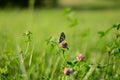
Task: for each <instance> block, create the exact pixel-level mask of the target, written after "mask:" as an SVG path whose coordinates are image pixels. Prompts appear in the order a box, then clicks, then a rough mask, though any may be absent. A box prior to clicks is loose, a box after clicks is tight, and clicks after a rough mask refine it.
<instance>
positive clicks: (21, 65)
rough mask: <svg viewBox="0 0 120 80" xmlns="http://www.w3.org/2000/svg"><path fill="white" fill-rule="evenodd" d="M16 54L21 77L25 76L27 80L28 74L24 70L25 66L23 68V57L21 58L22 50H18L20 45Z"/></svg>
mask: <svg viewBox="0 0 120 80" xmlns="http://www.w3.org/2000/svg"><path fill="white" fill-rule="evenodd" d="M18 51H19V53H18V55H19V61H20V68H21V71H22V74H23V77H24V78H25V80H28V75H27V72H26V68H25V65H24V59H23V56H22V54H23V52H22V51H21V50H20V47H18Z"/></svg>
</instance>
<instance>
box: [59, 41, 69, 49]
mask: <svg viewBox="0 0 120 80" xmlns="http://www.w3.org/2000/svg"><path fill="white" fill-rule="evenodd" d="M60 46H61V47H63V48H67V46H68V44H67V42H66V41H62V42H61V43H60Z"/></svg>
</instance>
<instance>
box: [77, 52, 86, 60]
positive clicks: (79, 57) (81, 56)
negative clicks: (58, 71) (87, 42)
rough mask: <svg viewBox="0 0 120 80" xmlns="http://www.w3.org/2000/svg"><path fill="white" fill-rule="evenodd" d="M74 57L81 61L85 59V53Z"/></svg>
mask: <svg viewBox="0 0 120 80" xmlns="http://www.w3.org/2000/svg"><path fill="white" fill-rule="evenodd" d="M76 58H77V60H78V61H83V60H84V59H85V55H83V54H79V55H78V56H77V57H76Z"/></svg>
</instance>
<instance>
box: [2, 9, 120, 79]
mask: <svg viewBox="0 0 120 80" xmlns="http://www.w3.org/2000/svg"><path fill="white" fill-rule="evenodd" d="M66 16H68V15H67V14H65V13H64V10H62V9H40V10H34V11H29V10H26V9H25V10H19V9H15V10H0V80H74V79H75V78H74V76H76V74H78V78H77V79H76V80H96V79H99V80H105V79H109V80H113V79H114V80H119V76H120V72H114V73H112V72H113V71H111V74H110V73H108V74H110V75H107V73H106V72H108V70H106V67H105V68H104V69H101V70H98V69H97V68H96V65H99V64H100V65H102V66H105V65H106V64H107V60H108V55H107V50H106V48H107V46H109V44H110V42H112V41H113V38H114V34H115V33H116V31H111V32H110V33H109V34H108V35H107V36H105V37H104V38H100V37H99V35H98V32H99V31H105V30H106V29H108V28H110V27H111V26H113V24H118V23H120V10H118V9H117V10H95V11H94V10H93V11H90V10H85V11H79V10H77V11H74V14H73V16H72V17H76V18H77V19H78V24H77V25H76V26H75V27H70V26H69V25H70V24H71V22H69V21H68V20H67V18H66ZM27 30H29V31H30V32H32V35H31V41H30V42H25V40H26V36H23V33H25V32H26V31H27ZM61 32H64V33H65V35H66V41H67V42H68V47H69V50H67V51H66V52H65V54H63V55H62V52H61V51H60V49H58V48H59V47H57V45H55V44H53V43H51V42H50V43H49V44H48V45H47V44H46V42H47V41H46V40H48V41H49V38H50V37H52V38H50V39H51V40H54V41H58V40H59V37H60V34H61ZM79 53H83V54H84V55H85V57H86V58H85V62H84V63H85V64H86V65H87V67H88V68H89V69H88V70H86V69H84V67H83V68H81V67H80V69H81V70H80V72H78V73H77V71H75V72H74V74H73V75H72V74H71V75H70V76H66V75H65V74H64V73H63V70H64V68H65V67H71V66H69V65H67V61H74V60H75V59H76V56H77V55H78V54H79ZM119 61H120V60H118V62H119ZM81 64H83V63H81ZM66 65H67V66H66ZM90 66H92V68H93V71H89V70H91V67H90ZM119 66H120V64H118V67H119ZM114 67H115V66H114ZM85 68H86V67H85ZM107 68H108V67H107ZM109 70H111V68H109ZM116 70H118V71H120V70H119V69H118V68H116ZM89 72H91V73H89ZM87 73H89V75H88V74H87Z"/></svg>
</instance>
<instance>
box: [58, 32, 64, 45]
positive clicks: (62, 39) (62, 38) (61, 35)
mask: <svg viewBox="0 0 120 80" xmlns="http://www.w3.org/2000/svg"><path fill="white" fill-rule="evenodd" d="M64 40H65V33H64V32H62V33H61V34H60V38H59V43H61V42H62V41H64Z"/></svg>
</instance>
